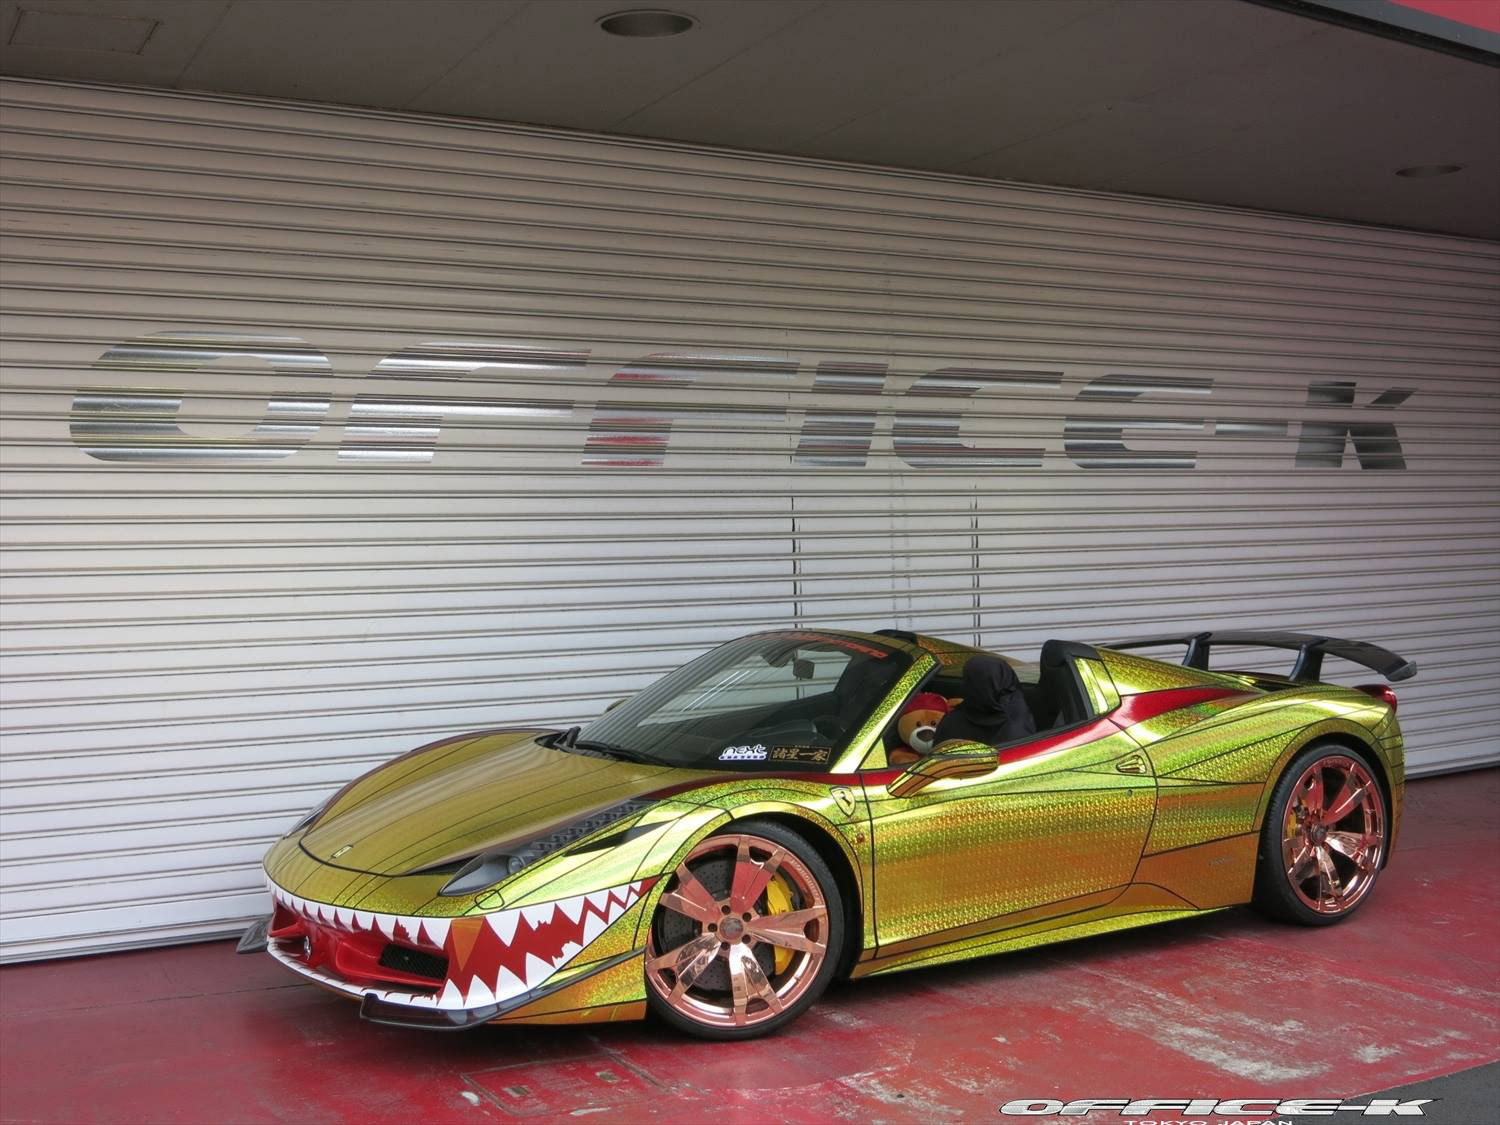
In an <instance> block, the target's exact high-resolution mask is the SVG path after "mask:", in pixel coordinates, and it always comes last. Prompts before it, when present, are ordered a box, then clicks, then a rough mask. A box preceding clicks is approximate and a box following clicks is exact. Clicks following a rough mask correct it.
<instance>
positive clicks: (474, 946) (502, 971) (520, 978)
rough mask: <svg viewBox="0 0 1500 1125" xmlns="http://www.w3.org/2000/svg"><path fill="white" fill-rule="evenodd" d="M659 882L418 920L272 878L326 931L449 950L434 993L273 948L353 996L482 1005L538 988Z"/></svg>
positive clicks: (282, 898) (285, 902) (440, 1005)
mask: <svg viewBox="0 0 1500 1125" xmlns="http://www.w3.org/2000/svg"><path fill="white" fill-rule="evenodd" d="M655 883H656V879H655V878H651V879H641V880H638V881H636V882H634V883H624V884H621V885H620V886H618V887H609V888H607V889H605V890H602V891H593V892H591V893H589V894H583V895H574V896H573V897H572V898H565V899H557V900H555V901H553V902H542V903H537V904H536V905H534V906H516V907H511V908H510V909H508V910H497V911H495V912H494V913H493V914H480V915H473V916H470V917H465V918H420V917H410V916H405V915H397V914H380V913H375V912H371V911H363V910H353V909H350V908H348V907H343V906H337V907H335V906H330V905H328V904H326V903H320V902H312V901H310V900H308V899H304V898H300V897H299V896H297V895H294V894H290V893H289V892H287V891H285V890H283V889H282V888H280V887H278V886H276V885H275V884H272V886H271V894H272V897H273V898H275V899H276V901H277V902H279V903H280V904H281V905H282V906H284V907H286V908H287V909H288V910H290V911H292V912H293V913H294V914H297V915H298V916H300V917H303V918H306V919H307V920H308V921H310V922H314V923H316V924H318V925H320V926H323V927H325V928H326V929H333V930H342V931H345V932H348V933H351V934H359V933H365V934H379V935H382V936H383V937H385V938H386V939H388V940H390V941H398V942H403V943H406V944H408V945H415V946H423V947H426V948H428V949H438V950H442V951H443V952H444V953H446V954H447V956H448V978H447V980H446V981H445V982H444V984H443V988H442V990H441V992H439V993H438V994H437V995H430V994H421V993H412V992H406V991H400V990H392V991H387V990H384V989H381V988H378V987H374V986H371V985H359V984H356V983H355V982H353V981H345V980H339V979H336V978H334V977H332V976H330V975H329V974H328V973H326V972H321V971H319V970H315V969H312V968H311V967H309V966H308V965H306V964H303V963H302V962H300V961H298V960H297V959H296V958H294V957H292V956H290V955H289V954H286V953H284V952H282V951H281V950H279V949H278V948H277V947H276V943H274V942H272V943H271V946H270V950H271V953H272V955H273V956H274V957H275V958H276V959H277V960H278V961H281V962H282V963H283V964H285V965H287V966H289V967H290V968H293V969H296V970H297V971H298V972H300V973H302V974H303V975H305V976H311V977H314V978H315V979H317V980H318V981H319V982H320V983H322V984H325V985H330V986H332V987H335V988H338V989H339V990H341V991H344V992H349V993H351V994H354V995H364V994H366V993H374V994H375V995H376V996H377V997H378V998H379V999H381V1000H386V1001H389V1002H391V1003H396V1004H406V1005H408V1006H411V1007H419V1008H437V1009H443V1010H449V1011H462V1010H466V1009H471V1008H483V1007H487V1006H489V1005H492V1004H496V1003H500V1002H503V1001H506V1000H510V999H512V998H513V997H516V996H520V995H522V994H523V993H526V992H530V991H532V990H533V989H535V988H538V987H539V986H540V985H542V984H543V983H544V982H545V981H546V980H547V979H548V978H549V977H551V976H552V975H553V974H554V973H556V972H557V971H558V970H559V969H561V968H563V967H564V966H565V965H567V964H568V963H569V962H570V961H572V960H573V958H575V957H576V956H578V954H579V953H581V952H583V950H584V949H585V948H587V947H588V945H589V944H590V943H592V942H593V941H594V939H596V938H597V937H598V936H599V935H600V934H602V933H603V932H604V931H605V930H606V929H607V928H608V927H609V926H610V925H611V924H613V923H614V922H615V921H616V920H617V919H618V918H619V917H620V916H621V915H622V914H624V913H625V912H626V911H627V910H629V909H630V908H631V907H632V906H634V905H635V904H636V902H638V901H639V900H640V899H641V897H642V896H643V895H645V894H646V893H647V892H648V891H650V889H651V887H652V886H653V885H654V884H655Z"/></svg>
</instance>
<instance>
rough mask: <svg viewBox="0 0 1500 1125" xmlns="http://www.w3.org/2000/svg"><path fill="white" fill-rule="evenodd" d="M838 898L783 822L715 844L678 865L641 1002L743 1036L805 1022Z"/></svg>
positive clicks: (836, 950) (834, 938)
mask: <svg viewBox="0 0 1500 1125" xmlns="http://www.w3.org/2000/svg"><path fill="white" fill-rule="evenodd" d="M843 941H844V911H843V901H842V898H841V896H840V894H839V888H838V884H837V882H836V881H835V879H834V877H833V873H832V872H831V871H829V869H828V865H827V864H826V863H825V862H824V861H823V859H822V857H821V856H819V855H818V853H817V852H816V851H815V850H814V849H813V848H812V847H811V846H810V845H809V844H808V843H807V841H806V840H804V839H803V838H802V837H801V836H799V835H797V834H796V833H795V832H793V831H791V830H790V829H788V828H785V827H783V826H782V825H780V824H774V823H769V822H752V823H747V824H745V825H742V826H736V829H735V830H734V831H726V832H723V833H721V834H719V835H715V836H710V837H708V838H707V839H705V840H704V841H703V842H702V843H700V844H698V846H697V847H695V848H693V850H692V851H690V852H689V853H688V855H687V857H686V858H685V859H684V860H683V861H682V863H681V864H679V865H678V867H677V870H676V871H675V872H674V873H673V874H672V876H671V878H670V879H669V880H668V883H667V886H666V889H665V891H664V892H663V893H662V896H661V899H660V900H659V902H658V904H657V908H656V913H655V915H654V916H653V918H652V921H651V931H650V934H649V935H648V937H647V943H646V994H647V998H648V1002H649V1003H650V1005H651V1009H652V1010H653V1011H654V1012H655V1013H656V1014H657V1015H659V1016H661V1017H662V1018H663V1019H664V1020H666V1021H667V1022H668V1023H670V1024H672V1025H674V1026H675V1027H678V1028H680V1029H682V1030H684V1031H687V1032H691V1033H692V1034H695V1035H701V1036H704V1037H705V1038H710V1039H749V1038H751V1037H752V1036H756V1035H764V1034H765V1033H766V1032H769V1031H774V1030H775V1029H776V1028H778V1027H781V1026H783V1025H785V1024H787V1023H790V1022H791V1021H792V1020H794V1019H796V1018H797V1016H799V1015H801V1014H802V1013H803V1012H804V1011H806V1010H807V1009H808V1008H809V1007H811V1006H812V1005H813V1003H814V1002H815V1001H816V1000H817V998H818V996H819V995H820V994H821V993H822V992H823V989H824V988H826V987H827V986H828V982H829V979H830V978H831V977H832V976H833V973H834V970H835V967H836V966H837V964H838V960H839V954H840V952H841V950H842V948H843Z"/></svg>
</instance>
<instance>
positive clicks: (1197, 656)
mask: <svg viewBox="0 0 1500 1125" xmlns="http://www.w3.org/2000/svg"><path fill="white" fill-rule="evenodd" d="M1172 644H1178V645H1183V644H1185V645H1187V655H1186V656H1184V657H1183V658H1182V663H1183V664H1184V665H1186V666H1187V667H1189V668H1200V669H1202V670H1204V671H1207V670H1208V654H1209V650H1210V649H1212V648H1213V646H1214V645H1250V646H1252V647H1255V648H1285V649H1294V650H1296V653H1297V662H1296V663H1295V664H1294V665H1292V672H1291V678H1292V679H1293V680H1298V681H1313V680H1316V679H1317V678H1318V677H1319V676H1321V675H1322V674H1323V657H1324V656H1337V657H1339V658H1340V659H1341V660H1348V661H1351V662H1352V663H1354V664H1362V665H1364V666H1365V667H1366V668H1369V669H1370V670H1371V671H1374V672H1379V673H1380V674H1381V675H1382V676H1384V677H1385V678H1386V679H1387V680H1390V681H1391V682H1392V683H1396V682H1398V681H1400V680H1409V679H1411V678H1412V677H1413V676H1415V675H1416V674H1417V666H1416V665H1415V664H1413V663H1412V662H1411V661H1410V660H1405V659H1403V658H1402V657H1399V656H1397V655H1396V654H1395V653H1394V652H1391V651H1390V650H1389V649H1384V648H1381V647H1380V646H1379V645H1372V644H1370V643H1369V642H1368V641H1346V640H1342V639H1341V638H1339V637H1322V636H1318V635H1316V634H1313V633H1285V632H1280V631H1276V630H1272V631H1267V632H1261V631H1259V630H1246V629H1230V630H1214V631H1212V632H1204V633H1168V634H1165V635H1163V636H1160V637H1137V638H1135V639H1134V640H1128V641H1117V642H1115V643H1114V644H1108V645H1100V646H1099V647H1100V648H1113V649H1127V648H1151V647H1154V646H1156V645H1172Z"/></svg>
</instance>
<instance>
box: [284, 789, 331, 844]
mask: <svg viewBox="0 0 1500 1125" xmlns="http://www.w3.org/2000/svg"><path fill="white" fill-rule="evenodd" d="M331 804H333V798H332V797H329V798H328V800H326V801H324V802H323V803H322V804H321V805H319V806H318V807H317V808H315V809H313V811H312V812H310V813H308V814H307V815H306V816H304V817H303V818H302V819H301V820H299V821H298V822H297V823H296V824H294V825H292V827H291V829H290V830H289V831H288V832H287V835H288V836H295V835H296V834H297V833H298V832H301V831H303V830H304V829H308V828H311V827H312V826H313V825H314V824H316V823H317V822H318V817H320V816H322V815H323V814H324V813H326V812H327V811H328V806H329V805H331Z"/></svg>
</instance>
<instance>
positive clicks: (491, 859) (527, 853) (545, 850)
mask: <svg viewBox="0 0 1500 1125" xmlns="http://www.w3.org/2000/svg"><path fill="white" fill-rule="evenodd" d="M655 803H656V802H655V801H652V800H647V799H645V798H640V797H635V798H632V799H631V800H629V801H621V802H620V803H619V804H618V805H611V806H610V807H609V808H607V809H601V810H600V811H599V812H596V813H593V814H591V815H589V816H586V817H584V818H583V819H582V820H575V821H573V822H572V823H571V824H567V825H564V826H563V827H561V828H559V829H557V830H556V831H554V832H551V833H549V834H548V835H546V836H540V837H538V838H537V839H535V840H531V841H528V842H527V843H524V844H513V845H507V846H506V847H503V848H495V849H493V850H491V851H487V852H480V853H479V854H478V855H476V856H475V857H474V858H473V859H471V860H469V862H467V863H465V864H464V865H463V866H462V867H460V868H459V869H458V873H457V874H456V875H454V876H453V878H451V879H449V880H448V881H447V882H446V883H444V884H443V889H442V890H440V891H438V894H440V895H467V894H473V893H474V892H475V891H482V890H484V888H486V887H489V886H493V885H494V884H495V883H498V882H500V881H501V880H502V879H508V878H510V877H511V876H512V875H514V874H516V873H517V872H519V871H520V870H521V869H522V868H524V867H527V866H529V865H530V864H533V863H535V862H536V861H537V860H539V859H541V858H543V857H544V856H549V855H551V854H552V853H553V852H557V851H561V850H562V849H564V848H566V847H569V846H570V845H572V844H574V843H576V842H577V841H579V840H581V839H583V838H584V837H585V836H589V835H592V834H593V833H595V832H597V831H599V829H601V828H606V827H608V826H609V825H611V824H614V823H616V822H617V821H621V820H624V819H625V818H626V817H630V816H634V815H636V814H637V813H640V812H642V811H644V810H645V809H646V808H648V807H649V806H651V805H654V804H655ZM314 819H316V818H314ZM656 827H658V825H654V824H653V825H649V826H647V827H645V828H642V829H641V831H642V832H649V831H650V830H651V829H653V828H656ZM633 831H634V829H627V830H626V831H625V832H616V833H614V834H613V835H611V836H608V837H606V838H605V839H602V840H599V841H596V842H595V844H592V845H590V846H589V847H588V848H585V849H581V850H584V851H592V850H594V848H595V847H613V846H615V845H617V844H623V843H624V842H625V840H626V839H628V838H629V833H631V832H633Z"/></svg>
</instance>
